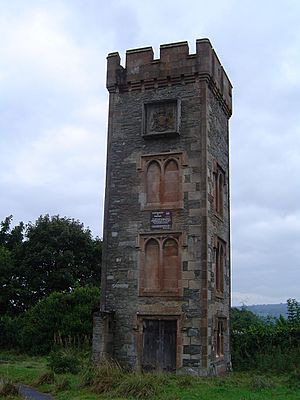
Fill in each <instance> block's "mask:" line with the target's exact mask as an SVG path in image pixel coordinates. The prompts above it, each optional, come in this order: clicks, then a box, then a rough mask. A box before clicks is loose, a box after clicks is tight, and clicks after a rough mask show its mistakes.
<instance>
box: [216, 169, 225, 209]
mask: <svg viewBox="0 0 300 400" xmlns="http://www.w3.org/2000/svg"><path fill="white" fill-rule="evenodd" d="M224 187H225V172H224V171H223V169H222V168H221V167H220V165H219V164H218V163H215V167H214V211H215V212H216V214H218V215H219V216H220V217H223V214H224Z"/></svg>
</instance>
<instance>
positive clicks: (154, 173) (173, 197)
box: [142, 154, 183, 209]
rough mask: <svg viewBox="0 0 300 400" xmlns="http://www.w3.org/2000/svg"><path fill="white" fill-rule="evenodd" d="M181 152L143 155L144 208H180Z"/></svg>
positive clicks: (181, 200) (181, 202)
mask: <svg viewBox="0 0 300 400" xmlns="http://www.w3.org/2000/svg"><path fill="white" fill-rule="evenodd" d="M181 158H182V154H173V155H172V156H171V155H169V154H168V155H165V154H164V155H161V156H159V155H157V156H143V157H142V162H143V166H144V179H145V194H146V201H145V208H148V209H151V208H152V209H154V208H156V209H159V208H182V207H183V199H182V173H181Z"/></svg>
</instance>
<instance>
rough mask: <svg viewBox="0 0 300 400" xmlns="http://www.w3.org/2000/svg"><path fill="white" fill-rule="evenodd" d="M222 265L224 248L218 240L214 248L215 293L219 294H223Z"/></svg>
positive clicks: (223, 262)
mask: <svg viewBox="0 0 300 400" xmlns="http://www.w3.org/2000/svg"><path fill="white" fill-rule="evenodd" d="M224 265H225V246H224V243H223V241H221V240H220V239H218V240H217V246H216V291H217V292H218V293H219V294H222V293H223V292H224Z"/></svg>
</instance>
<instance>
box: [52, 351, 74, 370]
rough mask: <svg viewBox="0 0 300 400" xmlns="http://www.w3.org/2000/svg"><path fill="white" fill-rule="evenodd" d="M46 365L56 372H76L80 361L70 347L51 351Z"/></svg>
mask: <svg viewBox="0 0 300 400" xmlns="http://www.w3.org/2000/svg"><path fill="white" fill-rule="evenodd" d="M48 361H49V362H48V366H49V367H50V369H51V370H52V371H53V372H55V373H56V374H63V373H66V372H70V373H71V374H77V373H78V372H79V370H80V361H79V358H78V356H77V355H76V354H75V352H74V351H73V350H72V349H62V350H57V351H53V352H51V353H50V355H49V358H48Z"/></svg>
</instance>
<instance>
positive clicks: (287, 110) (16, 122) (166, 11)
mask: <svg viewBox="0 0 300 400" xmlns="http://www.w3.org/2000/svg"><path fill="white" fill-rule="evenodd" d="M299 16H300V2H299V1H298V0H294V1H293V0H282V1H280V0H272V1H268V0H263V1H262V0H260V1H258V0H251V1H248V0H243V1H242V0H224V1H221V0H219V1H213V2H208V1H204V0H193V1H191V0H185V1H184V2H183V1H178V0H172V1H169V0H165V1H158V0H151V1H147V0H145V1H140V0H138V1H136V0H127V1H122V0H110V2H106V1H101V0H59V1H58V0H26V1H25V0H9V1H8V0H0V49H1V52H0V54H1V55H0V110H1V118H0V149H1V152H0V220H3V219H4V218H5V217H6V216H8V215H11V214H12V215H13V217H14V223H15V224H17V223H19V222H20V221H24V222H25V223H27V222H29V221H32V222H34V221H35V220H36V219H37V218H38V217H39V216H40V215H44V214H50V215H58V214H59V215H60V216H66V217H70V218H75V219H78V220H80V221H81V222H82V223H84V225H85V227H89V228H90V229H91V231H92V234H93V235H94V236H100V237H102V214H103V197H104V181H105V157H106V133H107V107H108V93H107V91H106V88H105V79H106V56H107V54H108V53H110V52H114V51H118V52H119V54H120V56H121V59H122V63H123V65H124V58H125V51H126V50H127V49H132V48H138V47H145V46H152V47H153V49H154V53H155V57H156V58H159V46H160V44H164V43H172V42H178V41H183V40H187V41H188V43H189V47H190V53H194V52H195V43H196V39H200V38H209V39H210V41H211V42H212V45H213V47H214V49H215V50H216V52H217V54H218V56H219V58H220V60H221V62H222V64H223V66H224V67H225V70H226V72H227V74H228V75H229V77H230V80H231V82H232V84H233V87H234V88H233V105H234V112H233V116H232V118H231V120H230V157H231V160H230V163H231V220H232V231H231V237H232V301H233V304H234V305H240V304H249V305H250V304H262V303H279V302H285V301H286V300H287V299H288V298H290V297H292V298H296V299H298V300H300V207H299V199H300V179H299V170H300V68H299V65H300V19H299Z"/></svg>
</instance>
